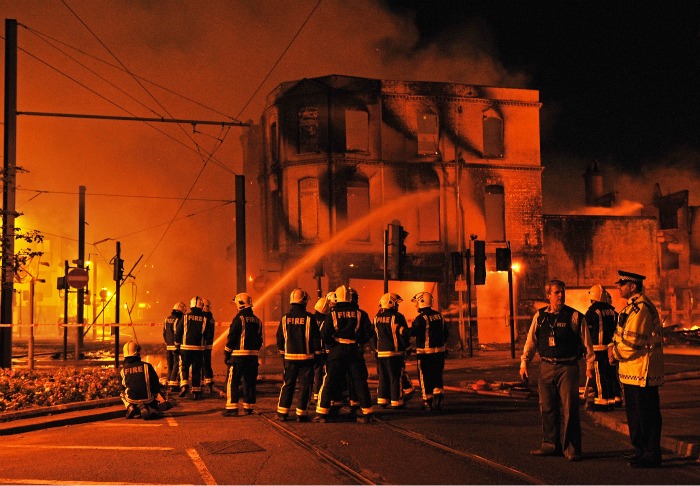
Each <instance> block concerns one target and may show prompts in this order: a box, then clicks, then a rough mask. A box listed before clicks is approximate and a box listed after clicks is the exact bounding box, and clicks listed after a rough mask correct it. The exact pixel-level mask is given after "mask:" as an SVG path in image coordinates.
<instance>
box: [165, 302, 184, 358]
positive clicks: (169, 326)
mask: <svg viewBox="0 0 700 486" xmlns="http://www.w3.org/2000/svg"><path fill="white" fill-rule="evenodd" d="M181 317H182V312H180V311H179V310H175V309H173V311H172V312H171V313H170V315H169V316H168V317H166V318H165V322H164V323H163V341H165V349H167V350H168V351H177V349H178V347H177V346H176V345H175V327H176V325H177V321H178V320H179V319H180V318H181Z"/></svg>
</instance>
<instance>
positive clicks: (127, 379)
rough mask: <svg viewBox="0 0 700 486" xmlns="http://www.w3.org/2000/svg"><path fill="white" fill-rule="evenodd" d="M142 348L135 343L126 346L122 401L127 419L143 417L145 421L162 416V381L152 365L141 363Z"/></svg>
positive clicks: (121, 371) (122, 375)
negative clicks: (159, 397)
mask: <svg viewBox="0 0 700 486" xmlns="http://www.w3.org/2000/svg"><path fill="white" fill-rule="evenodd" d="M140 352H141V348H140V347H139V345H138V344H136V343H135V342H134V341H129V342H128V343H126V344H125V345H124V364H123V365H122V366H121V369H120V374H121V377H122V385H123V386H124V391H123V392H122V393H121V399H122V401H123V402H124V406H125V407H126V418H128V419H131V418H134V417H138V416H139V415H140V416H141V418H142V419H144V420H149V419H155V418H159V417H161V416H162V414H161V412H160V409H159V408H158V395H159V394H160V381H159V380H158V373H157V372H156V370H155V368H153V366H152V365H151V363H147V362H145V361H141V355H140Z"/></svg>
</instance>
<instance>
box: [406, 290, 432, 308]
mask: <svg viewBox="0 0 700 486" xmlns="http://www.w3.org/2000/svg"><path fill="white" fill-rule="evenodd" d="M411 302H415V303H416V304H418V308H419V309H424V308H426V307H432V306H433V295H432V294H431V293H430V292H418V293H417V294H416V295H414V296H413V298H412V299H411Z"/></svg>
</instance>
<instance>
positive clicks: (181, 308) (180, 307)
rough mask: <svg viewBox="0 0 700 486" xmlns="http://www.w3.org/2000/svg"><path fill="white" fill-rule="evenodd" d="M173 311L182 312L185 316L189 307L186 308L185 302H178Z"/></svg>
mask: <svg viewBox="0 0 700 486" xmlns="http://www.w3.org/2000/svg"><path fill="white" fill-rule="evenodd" d="M173 310H176V311H180V312H182V313H183V314H184V313H185V312H187V307H186V306H185V303H184V302H178V303H177V304H175V305H174V306H173Z"/></svg>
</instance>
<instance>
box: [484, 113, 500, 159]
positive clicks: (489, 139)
mask: <svg viewBox="0 0 700 486" xmlns="http://www.w3.org/2000/svg"><path fill="white" fill-rule="evenodd" d="M483 130H484V158H487V159H500V158H502V157H503V152H504V150H503V121H502V120H501V119H500V118H496V117H494V116H484V119H483Z"/></svg>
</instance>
